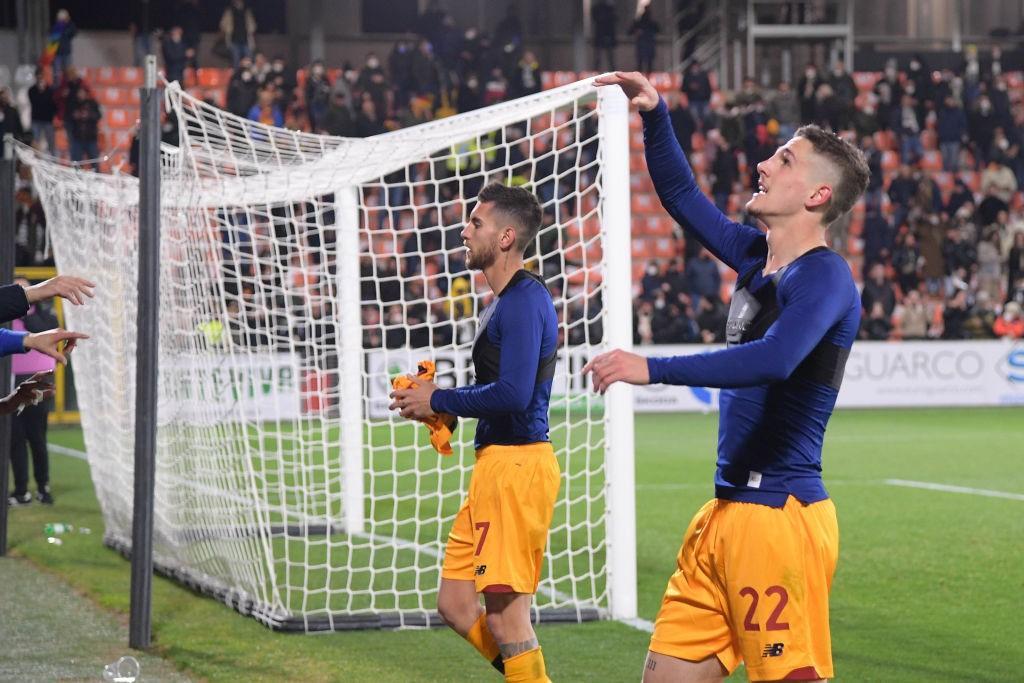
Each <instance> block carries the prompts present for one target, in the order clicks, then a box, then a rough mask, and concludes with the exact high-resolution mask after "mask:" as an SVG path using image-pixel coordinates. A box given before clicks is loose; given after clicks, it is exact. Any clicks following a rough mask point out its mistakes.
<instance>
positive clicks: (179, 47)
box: [160, 26, 195, 84]
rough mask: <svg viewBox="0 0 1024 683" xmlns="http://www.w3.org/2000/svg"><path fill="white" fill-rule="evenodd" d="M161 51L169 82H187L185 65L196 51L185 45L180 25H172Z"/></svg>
mask: <svg viewBox="0 0 1024 683" xmlns="http://www.w3.org/2000/svg"><path fill="white" fill-rule="evenodd" d="M160 47H161V51H162V52H163V56H164V71H165V72H166V77H167V80H168V81H169V82H172V83H173V82H174V81H177V82H178V83H181V84H184V83H185V67H186V66H187V65H188V63H189V60H190V59H192V58H193V57H194V56H195V51H193V50H192V48H190V47H188V46H187V45H185V41H184V38H183V32H182V30H181V27H180V26H172V27H171V30H170V31H169V32H168V33H167V35H166V36H164V39H163V41H162V45H161V46H160Z"/></svg>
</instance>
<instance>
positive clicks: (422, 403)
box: [391, 184, 560, 681]
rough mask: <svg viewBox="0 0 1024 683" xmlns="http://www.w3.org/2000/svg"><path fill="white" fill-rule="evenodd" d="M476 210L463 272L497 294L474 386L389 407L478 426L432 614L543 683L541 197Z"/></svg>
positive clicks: (547, 339) (413, 391)
mask: <svg viewBox="0 0 1024 683" xmlns="http://www.w3.org/2000/svg"><path fill="white" fill-rule="evenodd" d="M477 200H478V203H477V205H476V207H475V208H474V209H473V212H472V213H471V214H470V217H469V222H468V223H467V225H466V227H465V228H464V229H463V231H462V239H463V243H464V244H465V246H466V250H467V251H466V256H467V261H466V264H467V266H468V267H469V268H470V269H472V270H481V271H483V274H484V277H485V278H486V280H487V284H488V285H489V286H490V288H491V291H493V292H494V293H495V294H496V296H495V299H494V301H493V303H491V305H490V306H488V307H487V308H486V309H485V310H484V312H483V314H482V315H481V316H480V324H479V328H478V330H477V336H476V340H475V341H474V343H473V368H474V370H475V373H476V384H474V385H472V386H466V387H458V388H455V389H438V388H437V386H436V385H434V384H433V383H432V382H425V381H422V380H419V379H416V378H415V377H410V379H411V380H413V381H414V382H416V383H417V385H418V386H416V387H415V388H410V389H404V390H395V391H394V392H393V393H392V394H391V397H392V399H393V402H392V404H391V409H392V410H396V409H397V410H400V411H401V415H402V416H403V417H407V418H412V419H422V418H426V417H429V416H431V415H434V414H437V413H447V414H449V415H455V416H458V417H475V418H477V419H478V420H479V421H478V422H477V427H476V438H475V444H474V445H475V447H476V466H475V467H474V468H473V476H472V478H471V479H470V483H469V496H468V498H467V499H466V501H465V502H464V503H463V504H462V508H461V509H460V510H459V513H458V515H457V516H456V518H455V522H454V524H453V525H452V530H451V533H450V534H449V535H448V545H447V547H446V548H445V556H444V565H443V569H442V572H441V588H440V591H439V593H438V596H437V610H438V612H439V613H440V614H441V617H442V618H443V619H444V620H445V622H446V623H447V624H448V625H449V626H451V627H452V628H453V629H454V630H455V631H456V632H457V633H458V634H459V635H461V636H462V637H463V638H465V639H466V640H468V641H469V642H470V643H471V644H472V645H473V647H475V648H476V649H477V650H478V651H479V652H480V654H482V655H483V656H484V657H485V658H486V659H487V660H488V661H490V662H491V663H492V664H493V665H494V666H495V668H497V669H498V670H499V671H503V672H504V674H505V680H506V681H547V680H549V679H548V677H547V674H546V672H545V667H544V657H543V655H542V653H541V648H540V646H539V645H538V643H537V635H536V634H535V633H534V631H533V627H532V626H531V625H530V603H531V600H532V599H533V594H534V593H535V592H536V591H537V584H538V583H539V582H540V572H541V565H542V562H543V559H544V546H545V545H546V544H547V536H548V529H549V527H550V526H551V516H552V514H553V512H554V505H555V496H556V495H557V494H558V486H559V481H560V473H559V468H558V461H557V460H556V459H555V453H554V450H553V449H552V447H551V442H550V440H549V439H548V402H549V400H550V397H551V380H552V377H553V376H554V371H555V352H556V348H557V344H558V320H557V317H556V315H555V307H554V304H553V303H552V301H551V295H550V294H549V293H548V290H547V288H546V287H545V286H544V282H543V281H542V280H541V279H540V278H539V277H537V276H536V275H533V274H532V273H530V272H528V271H526V270H524V268H523V252H524V251H525V250H526V248H527V246H529V245H530V244H531V243H533V241H534V238H535V237H536V235H537V231H538V230H539V229H540V222H541V208H540V203H539V202H538V201H537V198H536V197H535V196H534V195H533V194H531V193H530V192H528V191H526V190H524V189H522V188H513V187H505V186H503V185H500V184H491V185H487V186H486V187H484V188H483V189H482V190H481V191H480V194H479V196H478V197H477ZM480 593H482V594H483V601H484V606H483V607H481V606H480V598H479V595H478V594H480Z"/></svg>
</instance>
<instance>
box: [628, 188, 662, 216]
mask: <svg viewBox="0 0 1024 683" xmlns="http://www.w3.org/2000/svg"><path fill="white" fill-rule="evenodd" d="M632 202H633V213H634V214H649V213H654V212H657V211H659V210H660V209H661V206H660V205H659V204H658V203H657V201H656V200H655V198H654V197H652V196H651V195H649V194H647V193H646V192H645V193H638V194H634V195H633V197H632Z"/></svg>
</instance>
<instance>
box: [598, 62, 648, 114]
mask: <svg viewBox="0 0 1024 683" xmlns="http://www.w3.org/2000/svg"><path fill="white" fill-rule="evenodd" d="M594 85H596V86H598V87H602V86H609V85H617V86H619V87H620V88H622V92H624V93H626V97H628V98H629V104H630V105H631V106H633V107H636V108H637V109H639V110H640V111H651V110H652V109H654V108H655V107H657V106H658V102H659V101H660V100H661V95H659V94H658V91H657V90H656V89H655V88H654V86H653V85H651V82H650V81H649V80H647V77H646V76H644V75H643V74H642V73H640V72H639V71H614V72H612V73H610V74H605V75H604V76H598V77H597V78H595V79H594Z"/></svg>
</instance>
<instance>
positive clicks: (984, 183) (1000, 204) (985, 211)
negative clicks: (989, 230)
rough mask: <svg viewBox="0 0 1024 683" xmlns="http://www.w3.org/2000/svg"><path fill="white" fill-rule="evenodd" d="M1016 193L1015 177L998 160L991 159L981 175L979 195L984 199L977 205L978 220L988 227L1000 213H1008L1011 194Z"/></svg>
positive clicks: (1011, 199)
mask: <svg viewBox="0 0 1024 683" xmlns="http://www.w3.org/2000/svg"><path fill="white" fill-rule="evenodd" d="M1016 191H1017V177H1016V176H1015V175H1014V174H1013V171H1011V170H1010V169H1009V168H1007V167H1006V166H1004V165H1002V164H1001V163H999V160H998V159H991V160H990V161H989V162H988V164H987V165H986V166H985V170H984V171H982V173H981V193H982V194H983V195H985V196H984V198H983V199H982V200H981V203H980V204H979V205H978V220H979V221H980V222H981V224H982V225H989V224H990V223H993V222H994V221H995V220H996V217H997V216H998V215H999V212H1000V211H1008V210H1009V208H1010V202H1011V201H1013V194H1014V193H1015V192H1016Z"/></svg>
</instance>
